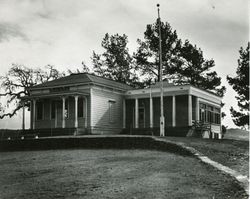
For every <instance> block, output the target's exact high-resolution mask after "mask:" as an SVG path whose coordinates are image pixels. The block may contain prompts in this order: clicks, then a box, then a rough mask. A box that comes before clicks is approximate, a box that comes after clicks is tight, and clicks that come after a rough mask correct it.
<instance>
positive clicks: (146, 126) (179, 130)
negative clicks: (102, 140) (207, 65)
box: [23, 73, 222, 138]
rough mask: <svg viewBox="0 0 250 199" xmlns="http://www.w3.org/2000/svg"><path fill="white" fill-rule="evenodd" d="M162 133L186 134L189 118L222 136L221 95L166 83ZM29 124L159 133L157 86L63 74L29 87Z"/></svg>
mask: <svg viewBox="0 0 250 199" xmlns="http://www.w3.org/2000/svg"><path fill="white" fill-rule="evenodd" d="M163 96H164V97H163V99H164V100H163V101H164V103H163V104H164V116H165V131H166V135H171V136H175V135H176V136H186V135H187V133H188V132H190V129H192V126H193V123H194V122H195V121H196V122H197V121H203V122H204V123H207V124H209V125H210V128H211V132H212V134H211V133H210V136H212V137H214V136H217V137H218V138H221V135H222V134H221V101H222V99H221V97H219V96H217V95H215V94H213V93H211V92H208V91H205V90H201V89H199V88H197V87H194V86H192V85H182V86H176V85H173V84H169V83H166V82H164V84H163ZM23 100H28V101H29V102H30V105H31V106H30V114H31V117H30V118H31V121H30V124H31V127H30V128H31V129H32V130H36V131H39V130H40V132H41V133H42V132H45V131H47V133H48V132H50V133H51V134H53V132H56V130H57V131H60V132H62V131H71V132H74V133H76V134H119V133H127V134H145V133H146V134H153V135H158V134H159V126H160V87H159V84H155V85H152V86H151V87H149V88H144V89H133V88H131V87H130V86H128V85H126V84H122V83H119V82H116V81H113V80H109V79H106V78H102V77H99V76H96V75H93V74H88V73H79V74H72V75H69V76H65V77H62V78H59V79H56V80H53V81H49V82H46V83H43V84H39V85H36V86H34V87H32V88H30V96H25V97H23Z"/></svg>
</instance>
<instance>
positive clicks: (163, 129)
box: [157, 4, 165, 136]
mask: <svg viewBox="0 0 250 199" xmlns="http://www.w3.org/2000/svg"><path fill="white" fill-rule="evenodd" d="M157 8H158V9H157V10H158V25H159V72H160V74H159V82H160V90H161V97H160V98H161V99H160V101H161V102H160V103H161V115H160V136H165V118H164V111H163V110H164V108H163V81H162V46H161V18H160V4H157Z"/></svg>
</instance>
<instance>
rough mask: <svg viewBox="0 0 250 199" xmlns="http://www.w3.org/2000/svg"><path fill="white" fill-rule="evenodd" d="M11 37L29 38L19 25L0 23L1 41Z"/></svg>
mask: <svg viewBox="0 0 250 199" xmlns="http://www.w3.org/2000/svg"><path fill="white" fill-rule="evenodd" d="M11 37H19V38H22V39H24V40H28V39H27V36H26V35H25V34H24V33H23V32H22V30H21V28H20V27H19V26H17V25H13V24H8V23H0V42H3V41H6V40H7V41H8V40H9V39H10V38H11Z"/></svg>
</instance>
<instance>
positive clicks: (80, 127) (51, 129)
mask: <svg viewBox="0 0 250 199" xmlns="http://www.w3.org/2000/svg"><path fill="white" fill-rule="evenodd" d="M88 96H89V94H88V93H83V92H67V93H66V92H65V93H51V94H47V95H46V94H40V95H37V96H32V97H26V98H23V99H22V102H23V122H22V130H23V131H24V133H25V134H27V133H28V134H29V133H31V132H38V133H39V134H40V135H42V134H44V135H48V136H49V135H52V134H55V135H59V134H61V135H64V134H67V135H72V133H73V134H86V133H87V132H88V122H89V121H88V107H89V104H88V101H89V100H88ZM25 103H29V104H30V129H29V130H25ZM59 131H61V133H59Z"/></svg>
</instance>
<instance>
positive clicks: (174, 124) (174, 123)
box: [172, 95, 176, 127]
mask: <svg viewBox="0 0 250 199" xmlns="http://www.w3.org/2000/svg"><path fill="white" fill-rule="evenodd" d="M172 126H173V127H175V126H176V102H175V95H173V98H172Z"/></svg>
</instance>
